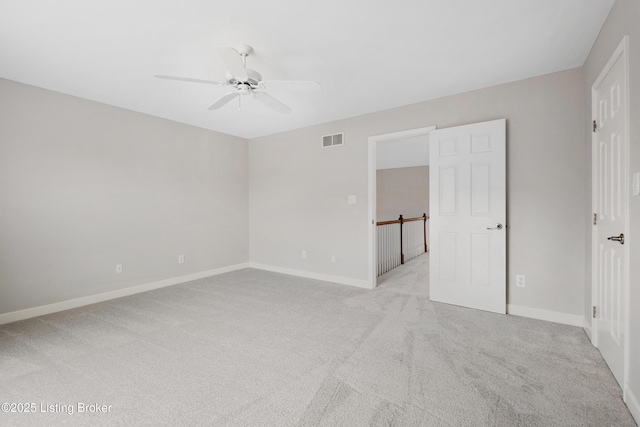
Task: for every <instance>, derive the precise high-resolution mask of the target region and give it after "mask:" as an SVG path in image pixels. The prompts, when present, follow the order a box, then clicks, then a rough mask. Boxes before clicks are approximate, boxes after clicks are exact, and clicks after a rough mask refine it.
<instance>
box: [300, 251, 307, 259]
mask: <svg viewBox="0 0 640 427" xmlns="http://www.w3.org/2000/svg"><path fill="white" fill-rule="evenodd" d="M300 257H301V258H302V259H307V251H302V252H300Z"/></svg>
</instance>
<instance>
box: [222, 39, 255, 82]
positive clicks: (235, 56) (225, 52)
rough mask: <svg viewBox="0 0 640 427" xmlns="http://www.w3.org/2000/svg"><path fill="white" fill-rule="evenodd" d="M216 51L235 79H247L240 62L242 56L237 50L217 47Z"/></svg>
mask: <svg viewBox="0 0 640 427" xmlns="http://www.w3.org/2000/svg"><path fill="white" fill-rule="evenodd" d="M218 52H220V56H221V57H222V60H223V61H224V63H225V65H226V66H227V69H228V70H229V72H230V73H231V75H232V76H233V77H234V78H235V79H236V80H239V81H241V82H246V81H247V80H249V76H248V75H247V70H246V69H245V67H244V63H243V62H242V57H241V56H240V54H239V53H238V51H237V50H235V49H232V48H230V47H220V48H218Z"/></svg>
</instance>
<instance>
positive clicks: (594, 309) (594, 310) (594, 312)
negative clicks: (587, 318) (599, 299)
mask: <svg viewBox="0 0 640 427" xmlns="http://www.w3.org/2000/svg"><path fill="white" fill-rule="evenodd" d="M593 318H594V319H595V318H596V306H595V305H594V306H593Z"/></svg>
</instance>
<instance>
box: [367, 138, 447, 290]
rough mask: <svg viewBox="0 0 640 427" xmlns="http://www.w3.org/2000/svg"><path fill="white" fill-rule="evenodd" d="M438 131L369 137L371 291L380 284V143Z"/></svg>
mask: <svg viewBox="0 0 640 427" xmlns="http://www.w3.org/2000/svg"><path fill="white" fill-rule="evenodd" d="M434 129H436V127H435V126H425V127H421V128H415V129H408V130H403V131H399V132H392V133H385V134H380V135H373V136H370V137H369V180H368V181H369V211H368V212H369V215H368V217H369V284H370V287H371V289H375V287H376V285H377V283H378V270H377V257H378V253H377V248H378V241H377V239H378V238H377V233H376V210H377V205H376V203H377V201H376V191H377V186H376V160H377V157H376V151H377V146H378V142H383V141H390V140H393V139H400V138H409V137H412V136H423V135H429V133H430V132H431V131H432V130H434Z"/></svg>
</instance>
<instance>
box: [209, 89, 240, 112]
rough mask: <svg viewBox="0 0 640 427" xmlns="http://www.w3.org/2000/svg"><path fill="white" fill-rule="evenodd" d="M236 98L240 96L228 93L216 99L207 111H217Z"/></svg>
mask: <svg viewBox="0 0 640 427" xmlns="http://www.w3.org/2000/svg"><path fill="white" fill-rule="evenodd" d="M238 96H240V95H239V94H238V93H230V94H228V95H225V96H223V97H222V98H220V99H218V100H217V101H216V102H215V103H214V104H213V105H212V106H211V107H209V110H217V109H218V108H220V107H222V106H223V105H226V104H228V103H229V102H231V101H232V100H233V99H234V98H237V97H238Z"/></svg>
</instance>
